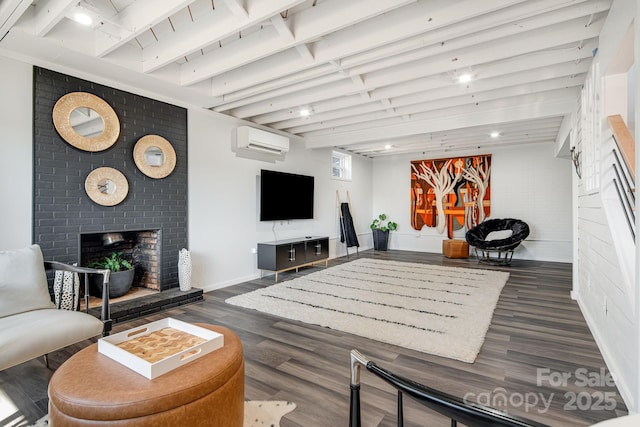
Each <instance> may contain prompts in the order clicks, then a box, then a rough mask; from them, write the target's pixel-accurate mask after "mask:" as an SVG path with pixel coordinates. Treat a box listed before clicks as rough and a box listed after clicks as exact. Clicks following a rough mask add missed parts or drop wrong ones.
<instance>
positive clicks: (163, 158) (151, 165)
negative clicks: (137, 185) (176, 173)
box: [133, 135, 176, 179]
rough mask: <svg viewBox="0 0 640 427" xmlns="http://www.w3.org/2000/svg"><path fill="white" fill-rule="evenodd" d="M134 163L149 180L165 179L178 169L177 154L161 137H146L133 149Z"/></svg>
mask: <svg viewBox="0 0 640 427" xmlns="http://www.w3.org/2000/svg"><path fill="white" fill-rule="evenodd" d="M133 161H134V162H135V163H136V166H137V167H138V169H140V171H141V172H142V173H143V174H145V175H146V176H148V177H149V178H156V179H158V178H164V177H166V176H169V175H170V174H171V172H173V169H175V167H176V152H175V150H174V149H173V146H172V145H171V143H170V142H169V141H167V140H166V139H164V138H163V137H161V136H160V135H146V136H143V137H142V138H140V139H139V140H138V142H136V145H135V147H133Z"/></svg>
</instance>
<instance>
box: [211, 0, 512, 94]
mask: <svg viewBox="0 0 640 427" xmlns="http://www.w3.org/2000/svg"><path fill="white" fill-rule="evenodd" d="M455 3H456V12H457V13H456V14H448V12H449V11H450V9H451V7H452V6H450V5H447V4H446V3H443V2H441V1H434V0H432V1H422V2H419V3H417V4H414V5H409V6H406V7H404V8H401V9H398V10H394V11H392V12H388V13H386V14H384V15H380V16H378V17H375V18H373V19H370V20H368V21H365V22H362V23H359V24H358V25H355V26H353V27H348V28H345V29H343V30H340V31H338V32H336V33H333V34H329V35H328V36H327V37H325V38H323V39H321V40H319V41H317V42H314V43H313V49H312V51H313V53H314V58H315V61H316V64H317V63H323V62H330V61H336V60H339V59H340V58H344V57H347V56H350V55H355V54H357V53H361V52H364V51H369V50H371V49H374V50H376V49H379V48H380V46H381V45H385V44H388V43H389V42H390V41H393V40H399V39H402V38H404V37H407V36H409V35H415V34H421V33H424V32H425V31H430V30H432V29H436V28H439V27H443V26H448V25H453V24H455V23H457V22H460V21H463V20H465V19H468V18H471V17H473V16H476V15H480V14H483V13H488V12H489V11H490V10H492V8H495V7H496V4H497V3H502V4H503V5H504V1H492V2H478V1H477V0H466V1H463V2H455ZM485 3H488V4H485ZM511 3H519V1H514V2H511ZM458 8H459V9H458ZM433 16H436V17H439V19H438V22H433V18H432V17H433ZM429 19H431V21H429ZM467 28H468V27H467ZM467 31H468V32H471V31H473V30H472V29H470V28H469V29H468V30H467ZM354 32H357V34H354ZM438 40H442V38H441V37H440V38H438ZM284 60H286V58H281V57H277V56H274V55H272V56H270V57H268V58H265V59H263V60H260V61H255V62H252V63H251V64H249V65H246V66H244V67H242V68H239V69H237V70H234V72H233V79H230V78H229V76H227V75H226V74H222V75H220V76H215V77H214V78H213V79H212V89H213V91H214V93H225V94H229V93H233V92H235V91H236V90H240V89H242V88H245V87H247V86H251V87H254V88H255V87H256V82H269V81H271V80H273V79H275V78H276V77H278V76H281V75H282V73H279V72H278V64H282V63H283V61H284ZM312 66H313V64H309V63H308V62H304V61H297V62H287V69H288V71H289V73H290V74H293V73H298V72H301V71H304V70H306V69H307V68H309V67H312ZM249 82H251V83H249ZM267 84H268V83H267ZM226 99H229V100H233V99H234V98H233V97H230V98H226Z"/></svg>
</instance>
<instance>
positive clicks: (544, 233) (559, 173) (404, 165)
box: [373, 141, 572, 262]
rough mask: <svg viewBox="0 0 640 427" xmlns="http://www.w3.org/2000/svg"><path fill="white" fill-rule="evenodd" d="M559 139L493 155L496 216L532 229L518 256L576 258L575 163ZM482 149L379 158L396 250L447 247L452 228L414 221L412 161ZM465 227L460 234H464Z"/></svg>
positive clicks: (377, 193)
mask: <svg viewBox="0 0 640 427" xmlns="http://www.w3.org/2000/svg"><path fill="white" fill-rule="evenodd" d="M554 149H555V148H554V142H553V141H550V142H548V143H540V144H531V145H527V146H521V147H513V148H503V149H499V150H495V151H494V152H492V153H491V152H485V151H482V152H481V153H480V154H491V155H492V157H491V215H490V217H491V218H508V217H511V218H519V219H522V220H523V221H525V222H527V224H529V227H530V229H531V234H530V235H529V237H528V238H527V240H525V241H524V242H523V244H522V245H520V247H519V248H518V249H517V250H516V253H515V255H514V258H524V259H532V260H547V261H558V262H571V260H572V252H571V248H572V246H571V244H572V243H571V242H572V216H571V212H572V207H571V191H572V190H571V173H572V172H571V162H570V160H569V159H566V158H556V157H554ZM473 154H477V153H469V152H466V153H465V152H460V153H451V152H447V153H433V154H429V155H428V156H415V155H413V156H395V157H384V158H377V159H375V161H374V169H373V172H374V174H373V175H374V178H373V187H374V201H373V212H374V214H376V215H377V214H378V213H386V214H387V215H388V216H389V217H390V218H391V219H392V220H394V221H396V222H397V223H398V230H397V231H396V232H394V233H392V234H391V243H390V246H391V248H392V249H404V250H415V251H422V252H436V253H438V252H441V251H442V240H445V239H447V234H446V231H445V232H444V233H443V234H438V232H437V229H436V228H431V227H424V228H423V229H422V230H420V231H417V230H414V229H413V228H411V222H410V210H411V206H410V187H411V176H410V165H409V162H410V161H411V160H422V159H437V158H445V157H453V156H458V155H473ZM464 231H465V230H464V229H461V230H457V232H455V233H454V237H456V238H461V239H464Z"/></svg>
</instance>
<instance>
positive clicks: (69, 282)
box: [53, 271, 80, 311]
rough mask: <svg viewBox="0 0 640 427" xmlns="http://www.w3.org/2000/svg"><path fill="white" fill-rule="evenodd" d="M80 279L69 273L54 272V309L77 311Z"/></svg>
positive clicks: (76, 274) (75, 274)
mask: <svg viewBox="0 0 640 427" xmlns="http://www.w3.org/2000/svg"><path fill="white" fill-rule="evenodd" d="M79 292H80V277H78V273H72V272H71V271H56V272H55V276H54V279H53V296H54V298H55V303H56V308H59V309H62V310H72V311H75V310H77V309H78V298H79V296H78V294H79Z"/></svg>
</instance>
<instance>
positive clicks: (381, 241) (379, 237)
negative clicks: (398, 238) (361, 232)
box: [370, 214, 398, 251]
mask: <svg viewBox="0 0 640 427" xmlns="http://www.w3.org/2000/svg"><path fill="white" fill-rule="evenodd" d="M370 227H371V230H373V249H375V250H376V251H386V250H387V247H388V246H389V232H390V231H394V230H396V229H397V228H398V224H396V223H395V222H393V221H389V220H388V219H387V215H385V214H380V215H379V216H378V218H375V219H374V220H373V222H372V223H371V226H370Z"/></svg>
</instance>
